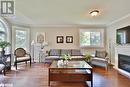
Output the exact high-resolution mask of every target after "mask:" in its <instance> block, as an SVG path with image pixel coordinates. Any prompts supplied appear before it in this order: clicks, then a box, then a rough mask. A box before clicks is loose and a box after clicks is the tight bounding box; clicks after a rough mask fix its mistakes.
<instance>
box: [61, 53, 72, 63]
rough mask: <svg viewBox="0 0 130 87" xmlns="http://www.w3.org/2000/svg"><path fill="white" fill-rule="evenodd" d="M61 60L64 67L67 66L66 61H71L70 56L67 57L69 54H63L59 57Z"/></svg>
mask: <svg viewBox="0 0 130 87" xmlns="http://www.w3.org/2000/svg"><path fill="white" fill-rule="evenodd" d="M61 59H62V61H63V63H64V65H67V64H68V60H71V56H70V55H69V54H67V55H66V54H63V55H62V56H61Z"/></svg>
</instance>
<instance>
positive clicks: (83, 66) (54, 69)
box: [48, 61, 93, 87]
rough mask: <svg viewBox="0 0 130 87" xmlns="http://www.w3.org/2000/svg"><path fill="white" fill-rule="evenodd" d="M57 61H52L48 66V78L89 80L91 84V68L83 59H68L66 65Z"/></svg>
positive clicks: (77, 80)
mask: <svg viewBox="0 0 130 87" xmlns="http://www.w3.org/2000/svg"><path fill="white" fill-rule="evenodd" d="M57 63H58V61H53V62H52V64H51V66H50V67H49V80H48V85H49V86H50V82H51V81H62V82H71V81H72V82H85V81H91V87H92V86H93V70H92V67H91V66H90V65H89V64H88V63H86V62H85V61H69V62H68V65H65V66H63V65H59V64H57Z"/></svg>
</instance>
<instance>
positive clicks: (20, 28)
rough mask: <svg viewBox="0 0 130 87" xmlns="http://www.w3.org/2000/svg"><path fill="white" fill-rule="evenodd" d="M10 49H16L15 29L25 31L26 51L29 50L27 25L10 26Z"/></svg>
mask: <svg viewBox="0 0 130 87" xmlns="http://www.w3.org/2000/svg"><path fill="white" fill-rule="evenodd" d="M12 29H13V30H12V51H13V52H14V50H15V49H16V44H15V43H16V30H21V31H26V34H27V36H26V38H27V42H26V51H27V52H30V28H29V27H21V26H12Z"/></svg>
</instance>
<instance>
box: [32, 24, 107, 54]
mask: <svg viewBox="0 0 130 87" xmlns="http://www.w3.org/2000/svg"><path fill="white" fill-rule="evenodd" d="M80 28H81V27H76V26H74V27H32V28H31V41H32V40H35V39H36V33H37V32H45V35H46V41H47V42H48V43H49V45H48V46H47V47H46V49H47V50H48V49H52V48H58V49H79V48H80V47H79V29H80ZM83 28H85V29H92V28H94V29H96V28H97V29H99V27H83ZM100 28H103V29H104V27H100ZM60 35H61V36H64V43H57V42H56V36H60ZM69 35H70V36H73V43H66V36H69ZM99 49H100V48H99ZM103 49H105V47H104V48H103ZM82 50H83V51H86V50H87V51H92V52H93V51H95V49H94V48H89V49H88V48H85V49H82Z"/></svg>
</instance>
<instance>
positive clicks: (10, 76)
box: [0, 63, 130, 87]
mask: <svg viewBox="0 0 130 87" xmlns="http://www.w3.org/2000/svg"><path fill="white" fill-rule="evenodd" d="M18 68H20V69H18V70H17V71H15V69H13V70H12V71H10V72H7V74H6V76H3V75H0V85H1V84H5V85H6V86H3V87H48V65H47V64H46V65H44V64H42V63H40V64H38V63H34V64H32V67H31V68H30V67H29V65H27V66H26V65H18ZM93 79H94V80H93V83H94V85H93V87H130V79H128V78H126V77H125V76H123V75H121V74H119V73H118V72H117V71H116V70H114V69H113V68H109V70H108V71H105V69H104V68H99V67H94V76H93ZM0 87H1V86H0ZM50 87H87V85H86V84H85V83H80V82H79V83H75V82H73V83H72V82H69V83H67V82H66V83H63V82H62V83H61V82H52V83H51V86H50Z"/></svg>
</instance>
